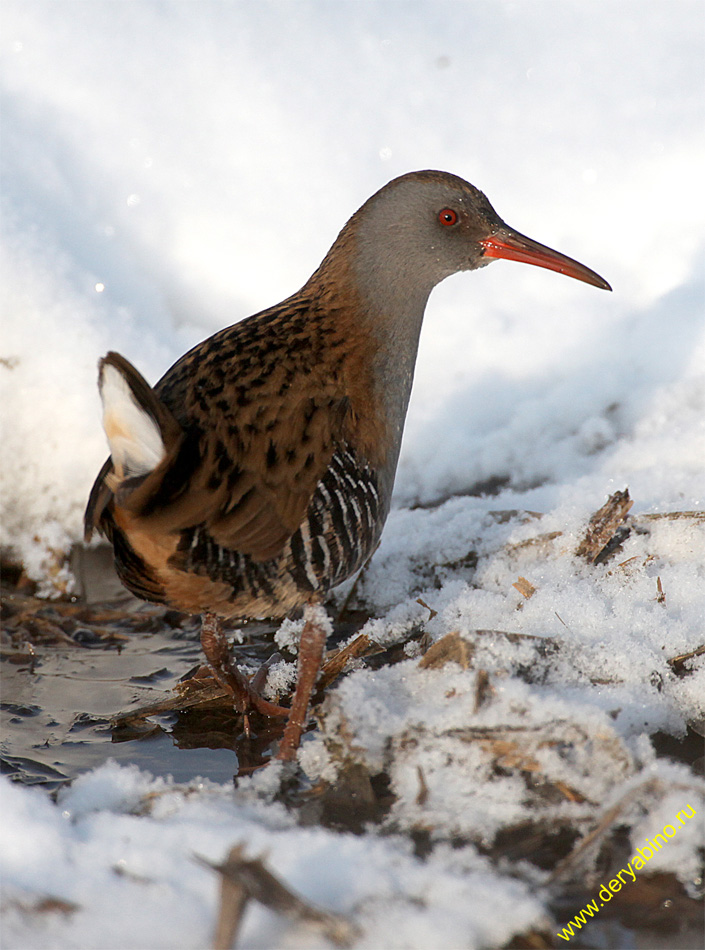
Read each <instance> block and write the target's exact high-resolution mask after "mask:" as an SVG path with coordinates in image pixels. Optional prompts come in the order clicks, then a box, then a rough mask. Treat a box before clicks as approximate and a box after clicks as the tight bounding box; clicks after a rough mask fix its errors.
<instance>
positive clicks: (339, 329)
mask: <svg viewBox="0 0 705 950" xmlns="http://www.w3.org/2000/svg"><path fill="white" fill-rule="evenodd" d="M432 288H433V283H432V282H430V281H428V282H423V281H421V280H419V275H418V274H413V273H405V272H404V267H403V265H402V266H400V258H399V256H398V255H391V254H385V248H384V247H382V249H381V252H380V253H375V251H374V249H373V248H372V247H371V246H370V245H362V246H360V245H358V244H357V243H356V242H355V240H354V235H346V234H345V233H344V232H343V234H341V237H340V238H339V239H338V241H337V242H336V244H335V245H334V246H333V247H332V248H331V251H330V252H329V253H328V255H327V256H326V258H325V260H324V261H323V263H322V265H321V267H320V268H319V269H318V271H316V273H315V274H314V275H313V276H312V278H311V280H310V281H309V282H308V284H307V285H306V288H304V289H305V290H308V292H309V293H310V294H312V295H314V296H316V297H318V298H319V300H320V302H321V304H322V306H321V307H320V309H319V313H320V312H323V313H325V314H326V319H329V320H330V321H331V326H330V332H331V333H333V334H335V335H336V336H338V337H339V339H340V348H341V349H344V351H345V354H346V357H345V359H346V366H345V370H344V375H345V382H346V388H347V395H348V397H349V398H350V400H351V404H352V405H353V408H355V409H356V410H357V412H358V415H360V416H363V415H364V417H366V418H367V419H369V420H370V421H371V420H372V419H373V418H375V417H376V418H378V420H379V422H378V425H377V430H378V431H379V435H380V438H381V439H382V441H383V443H384V445H385V452H384V458H383V459H380V460H379V462H380V468H381V469H382V470H383V471H385V472H386V473H387V476H388V479H389V490H390V491H391V483H392V482H393V479H394V473H395V470H396V464H397V459H398V455H399V448H400V444H401V437H402V431H403V428H404V420H405V418H406V411H407V407H408V404H409V397H410V394H411V386H412V382H413V377H414V367H415V365H416V355H417V351H418V345H419V336H420V333H421V325H422V322H423V316H424V311H425V308H426V303H427V301H428V297H429V294H430V292H431V290H432Z"/></svg>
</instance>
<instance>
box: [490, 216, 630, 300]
mask: <svg viewBox="0 0 705 950" xmlns="http://www.w3.org/2000/svg"><path fill="white" fill-rule="evenodd" d="M480 244H481V246H482V247H483V248H484V250H485V255H484V256H485V257H501V258H504V259H505V260H508V261H520V262H521V263H523V264H535V265H536V267H546V268H547V269H548V270H555V271H558V273H559V274H565V275H566V276H567V277H575V279H576V280H583V281H585V283H586V284H592V285H593V286H594V287H600V288H601V289H602V290H612V288H611V287H610V285H609V284H608V283H607V281H606V280H603V278H602V277H600V275H599V274H596V273H595V271H594V270H590V268H589V267H585V265H584V264H579V263H578V261H574V260H573V258H572V257H566V255H565V254H561V253H560V252H559V251H554V250H552V249H551V248H550V247H546V246H545V245H544V244H539V242H538V241H534V240H532V238H529V237H526V236H525V235H524V234H519V232H518V231H514V230H512V229H511V228H501V229H500V230H498V231H495V233H494V234H491V235H490V236H489V237H488V238H485V240H484V241H480Z"/></svg>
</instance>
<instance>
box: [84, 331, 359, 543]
mask: <svg viewBox="0 0 705 950" xmlns="http://www.w3.org/2000/svg"><path fill="white" fill-rule="evenodd" d="M238 326H239V325H238ZM236 329H237V327H235V328H230V331H231V332H230V336H228V335H225V334H217V335H216V338H217V345H216V344H214V343H213V341H214V339H216V338H211V339H210V340H209V341H206V345H202V346H201V347H198V348H196V350H194V351H192V353H191V354H188V359H185V360H182V361H180V362H179V363H177V364H176V366H175V367H173V371H169V373H167V374H166V376H165V377H164V379H163V380H162V381H161V382H160V383H159V384H158V386H157V387H155V389H154V390H152V389H150V388H149V387H147V388H148V389H149V395H148V396H147V395H145V393H144V387H145V386H146V385H147V384H146V383H145V382H144V380H143V379H142V377H141V376H139V374H138V373H137V371H136V370H134V368H133V367H131V365H130V364H129V363H127V361H126V360H123V362H122V363H121V364H120V369H121V370H122V371H123V373H124V376H125V379H126V380H127V383H128V386H129V387H130V389H131V390H132V391H133V394H134V397H135V401H136V402H137V403H138V404H139V405H140V406H141V407H143V408H144V409H145V411H146V412H147V413H148V414H149V415H150V417H151V418H153V419H156V420H157V422H158V425H159V426H160V431H161V432H162V439H163V442H164V449H163V453H162V458H161V461H159V463H158V464H157V465H156V467H155V468H154V469H153V470H152V471H150V472H147V473H146V474H145V473H140V474H139V475H138V476H134V475H133V476H132V477H126V476H125V475H124V474H123V477H122V478H120V477H118V475H117V474H116V471H115V469H116V466H115V465H114V464H112V463H111V461H110V460H109V461H108V462H107V463H106V465H105V466H104V467H103V470H102V471H101V473H100V475H99V477H98V480H97V481H96V484H95V486H94V488H93V492H92V493H91V499H90V501H89V505H88V509H87V512H86V527H87V530H90V528H92V527H93V526H99V527H100V525H101V519H103V518H104V517H107V515H106V512H107V511H108V510H109V509H110V506H111V502H113V500H114V503H115V504H117V505H118V506H119V507H121V508H123V509H125V510H126V511H127V512H129V513H130V515H131V516H132V517H133V518H136V519H137V522H138V523H139V527H140V530H144V531H146V532H155V533H159V534H162V533H178V532H180V531H183V530H184V529H186V528H189V527H193V526H195V525H200V524H203V525H205V527H206V528H207V530H208V532H209V534H210V535H211V536H212V538H213V540H214V541H215V542H216V543H217V544H218V545H220V546H222V547H225V548H230V549H233V550H237V551H240V552H241V553H243V554H247V555H249V556H250V557H252V558H253V559H254V560H256V561H264V560H268V559H269V558H272V557H275V556H276V555H277V554H278V553H279V552H280V551H281V550H282V548H283V547H284V545H285V543H286V541H287V540H288V539H289V538H290V537H291V535H292V534H293V533H294V532H295V531H296V529H297V528H298V527H299V526H300V524H301V522H302V521H303V519H304V517H305V514H306V510H307V508H308V505H309V503H310V501H311V498H312V497H313V493H314V491H315V489H316V485H317V484H318V482H319V481H320V479H321V478H322V476H323V474H324V473H325V471H326V469H327V467H328V465H329V464H330V460H331V457H332V455H333V453H334V451H335V448H336V445H337V444H338V442H339V440H340V439H341V437H342V432H343V429H344V425H345V418H346V415H347V413H348V405H347V399H346V398H345V397H344V395H342V394H341V390H340V385H339V384H338V383H337V382H336V380H335V374H334V373H330V370H329V368H328V369H326V368H325V367H323V366H322V365H318V364H316V363H315V360H314V359H313V358H312V356H311V354H310V353H302V352H299V355H298V356H296V355H294V358H293V359H292V354H291V352H289V350H288V349H287V347H286V345H285V344H282V345H281V347H279V348H277V347H269V348H268V349H267V351H266V352H265V353H264V354H262V353H261V350H260V352H259V353H258V351H257V348H256V347H253V346H252V345H251V341H249V337H248V336H247V335H246V336H245V340H244V343H243V342H237V340H236V341H235V342H236V344H237V345H234V344H233V339H232V337H237V334H236V333H233V332H232V331H235V330H236ZM248 341H249V345H248ZM120 359H121V360H122V359H123V358H120ZM115 457H116V456H115V452H113V461H114V460H115Z"/></svg>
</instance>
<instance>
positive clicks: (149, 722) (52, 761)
mask: <svg viewBox="0 0 705 950" xmlns="http://www.w3.org/2000/svg"><path fill="white" fill-rule="evenodd" d="M78 557H79V558H81V559H83V561H82V562H81V561H80V562H79V563H78V565H76V564H75V565H74V568H75V569H76V573H77V575H78V577H79V581H80V590H79V592H78V595H77V596H75V597H73V598H67V599H64V600H60V601H47V600H42V599H39V598H37V597H36V596H35V595H34V591H33V590H32V588H31V585H28V584H27V583H26V582H25V581H24V580H23V578H22V577H21V575H19V574H17V573H16V572H12V571H10V572H9V573H7V572H6V574H5V577H4V582H3V585H2V590H1V591H0V593H1V595H2V639H1V640H0V675H1V685H2V692H1V694H0V700H1V701H0V727H1V729H2V745H1V749H0V767H1V769H2V771H3V772H4V773H5V774H8V775H10V776H11V778H12V779H13V780H14V781H17V782H21V783H23V784H26V785H35V786H39V787H42V788H44V789H45V790H46V791H47V792H48V793H52V792H55V791H56V790H57V789H59V788H60V787H61V786H62V785H64V784H66V783H67V782H70V781H71V780H72V779H74V778H75V777H76V776H78V775H79V774H81V773H82V772H85V771H87V770H89V769H91V768H95V767H96V766H98V765H100V764H101V763H102V762H105V761H106V760H107V759H115V760H116V761H118V762H120V763H121V764H128V763H134V764H136V765H138V766H139V767H140V768H142V769H144V770H146V771H148V772H150V773H152V774H153V775H162V776H167V775H171V776H173V777H174V779H175V780H176V781H177V782H184V783H187V782H190V781H192V780H193V779H194V778H195V777H196V776H200V777H203V778H208V779H211V780H213V781H215V782H219V783H224V782H231V781H233V780H234V779H235V780H236V777H237V776H238V774H246V773H248V772H250V771H251V770H252V769H254V768H258V767H260V766H262V765H264V764H266V763H267V761H268V760H269V758H270V757H271V756H272V755H273V754H274V752H275V751H276V743H277V741H278V739H279V738H280V736H281V732H282V730H283V723H281V722H279V721H277V720H270V719H264V718H262V717H257V716H253V717H252V718H251V720H250V723H249V726H250V734H249V735H246V734H245V731H244V722H243V719H242V717H238V716H236V715H235V713H234V711H233V709H232V704H231V703H230V702H229V701H228V699H227V697H225V696H224V695H223V693H222V691H221V690H220V688H219V687H218V686H217V684H216V683H215V682H214V681H213V680H212V678H211V677H210V676H209V674H208V673H207V671H206V670H205V669H204V668H203V667H202V665H201V664H202V661H203V657H202V653H201V648H200V642H199V621H198V620H197V619H196V618H192V617H189V616H187V615H184V614H180V613H178V612H176V611H173V610H168V609H165V608H163V607H157V606H153V605H149V604H143V603H141V602H139V601H137V600H134V599H133V598H130V597H127V596H125V594H124V593H123V592H122V591H121V589H120V587H119V585H118V584H117V583H116V579H115V578H114V576H113V575H112V573H111V571H110V570H109V569H107V568H106V563H105V560H104V552H103V553H101V552H100V551H99V552H98V553H97V554H96V553H93V554H90V555H87V554H86V553H85V552H83V553H81V554H80V555H78ZM365 619H366V617H365V616H363V615H360V616H358V617H348V618H347V620H348V622H346V623H343V624H338V625H336V638H337V639H348V638H349V637H350V634H351V633H353V632H355V630H356V629H357V628H359V627H360V626H361V625H362V624H363V623H364V621H365ZM275 629H276V628H275V627H274V626H271V625H270V626H268V625H266V624H250V625H247V626H246V627H244V628H242V630H243V636H242V638H241V639H242V642H241V643H236V644H235V646H234V651H235V655H236V656H237V658H238V660H239V661H240V662H241V663H242V664H244V665H246V666H247V667H249V668H250V669H251V670H254V669H256V668H257V667H258V666H259V665H260V664H261V663H262V662H263V661H264V660H266V659H267V657H268V656H269V655H270V654H271V653H272V652H273V650H274V647H273V644H272V636H273V633H274V631H275ZM233 633H235V631H233ZM419 635H420V634H419ZM236 639H240V637H239V635H238V636H237V637H236ZM332 639H335V638H332ZM361 639H362V638H361ZM328 647H329V649H330V648H332V649H331V653H330V654H329V658H330V657H331V656H333V657H335V654H336V647H335V643H334V642H330V641H329V643H328ZM398 652H399V656H398V657H397V656H396V655H395V653H394V649H392V650H391V651H386V652H385V653H384V654H378V655H377V656H375V657H372V658H371V659H368V660H367V662H369V663H373V664H383V663H389V662H394V661H395V659H398V658H400V657H401V656H402V655H403V653H402V652H401V651H398ZM329 665H330V667H331V670H330V675H329V676H328V682H330V681H331V679H332V678H334V676H335V672H336V671H335V669H334V667H335V661H334V659H333V660H330V663H329ZM341 666H342V664H341ZM282 699H283V702H284V703H285V704H286V702H287V698H286V697H283V698H282ZM702 741H703V740H702V736H699V735H697V734H695V733H689V736H688V738H687V739H686V740H684V741H683V740H675V739H673V738H672V737H668V736H655V737H654V744H655V746H656V748H657V751H658V752H659V754H661V755H666V756H668V757H669V758H674V759H676V760H679V761H682V762H684V763H687V764H688V765H689V766H690V767H691V768H693V769H694V770H695V771H696V772H697V771H698V770H699V768H700V767H701V762H700V765H698V762H697V761H696V760H701V757H702ZM384 778H385V777H384V776H369V775H367V774H366V773H365V774H358V772H356V771H355V769H354V768H351V769H349V770H347V771H346V772H343V773H341V776H340V779H339V782H338V784H337V786H336V787H335V788H328V789H323V790H318V791H316V790H313V792H314V793H315V794H313V795H312V793H311V791H310V790H309V791H308V792H306V793H305V794H304V795H303V796H302V794H301V789H296V788H293V787H292V789H291V790H289V792H288V793H287V794H286V795H285V798H286V801H287V804H288V805H289V806H290V807H293V808H297V809H298V810H299V814H300V819H301V821H302V822H303V823H314V824H323V825H326V826H328V827H333V828H337V829H339V830H342V831H352V832H355V833H362V832H363V830H364V827H365V824H366V823H367V822H372V823H375V822H377V821H379V820H380V819H381V818H383V816H384V814H385V813H386V812H387V810H388V808H389V805H390V801H391V800H392V799H391V798H390V793H389V789H388V786H387V785H386V784H385V781H384ZM354 802H357V803H358V804H359V805H360V807H359V808H358V809H357V810H356V809H355V807H353V806H352V804H351V803H354ZM574 841H575V836H568V838H566V840H563V839H562V838H561V837H560V836H557V835H556V834H555V829H551V828H537V827H534V826H531V827H528V828H527V829H523V830H522V829H517V828H514V829H509V830H508V833H507V835H505V836H504V837H503V836H502V835H499V836H498V838H497V840H496V841H495V843H494V845H493V846H492V848H491V849H490V851H489V856H490V857H491V858H493V859H496V860H497V861H500V862H504V861H506V860H507V859H510V860H517V859H521V860H530V861H532V862H534V863H537V864H538V865H539V866H541V867H543V866H546V867H552V866H555V865H556V864H557V863H558V862H559V861H561V860H563V859H564V858H565V857H566V855H567V854H568V853H569V852H570V849H571V848H572V846H573V844H574ZM619 844H620V843H619V841H616V843H614V846H615V847H617V846H618V845H619ZM414 848H415V850H416V853H418V855H419V856H420V857H423V853H424V842H423V841H420V842H419V841H415V842H414ZM629 896H630V903H629V905H628V906H627V905H625V906H623V907H621V906H620V907H619V908H617V907H616V906H615V908H614V910H615V912H616V917H617V921H618V923H617V921H613V922H612V923H611V924H610V923H608V922H607V915H604V916H605V921H600V923H599V925H596V926H595V927H594V928H593V929H594V932H595V933H594V936H593V939H597V940H598V943H597V944H595V943H587V944H586V943H582V942H581V941H580V938H576V939H575V940H572V941H571V945H575V947H576V948H579V947H586V946H597V945H600V946H607V945H610V944H609V940H610V939H614V938H613V933H614V931H611V930H610V927H614V926H615V925H616V926H618V928H620V937H619V940H620V946H626V945H632V946H637V947H640V948H648V947H666V946H668V947H680V948H690V947H694V946H701V945H702V944H701V943H700V941H701V937H702V926H701V917H702V906H701V904H700V902H699V901H697V900H694V899H693V898H692V897H688V896H687V895H686V894H685V893H684V891H683V888H682V886H681V885H680V884H679V883H678V881H677V880H676V878H675V877H674V876H673V875H653V876H651V877H648V876H643V879H642V880H641V881H640V885H639V887H636V886H635V887H634V888H632V889H631V890H630V895H629ZM589 897H590V893H589V892H588V891H585V890H584V889H583V888H578V889H577V891H575V892H573V890H571V889H567V890H564V891H563V892H562V893H561V894H559V895H557V900H556V903H555V905H554V907H553V911H554V913H556V914H557V916H558V917H560V919H568V918H569V917H570V915H571V914H572V913H573V912H577V910H579V909H580V907H581V906H582V905H584V903H585V902H586V900H587V899H589ZM616 904H617V902H616V901H615V905H616ZM621 928H623V929H621ZM610 934H612V936H610ZM524 938H526V940H527V941H529V942H522V941H523V940H524ZM517 940H519V942H512V943H511V944H510V946H517V947H519V946H533V947H548V946H552V945H555V942H553V941H549V938H548V935H546V934H539V933H532V934H527V935H524V937H522V938H517ZM623 940H624V941H627V942H626V943H623V942H622V941H623ZM600 941H601V942H600ZM605 941H607V942H605ZM693 941H695V943H694V942H693Z"/></svg>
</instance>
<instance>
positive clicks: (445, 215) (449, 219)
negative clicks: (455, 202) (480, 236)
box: [438, 208, 458, 228]
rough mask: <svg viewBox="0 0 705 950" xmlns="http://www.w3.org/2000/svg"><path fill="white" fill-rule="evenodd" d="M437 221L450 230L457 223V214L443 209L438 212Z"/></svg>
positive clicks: (448, 209)
mask: <svg viewBox="0 0 705 950" xmlns="http://www.w3.org/2000/svg"><path fill="white" fill-rule="evenodd" d="M438 220H439V221H440V223H441V224H442V225H443V226H444V227H446V228H452V227H453V225H454V224H457V223H458V212H457V211H453V209H452V208H444V209H443V210H442V211H439V212H438Z"/></svg>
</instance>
